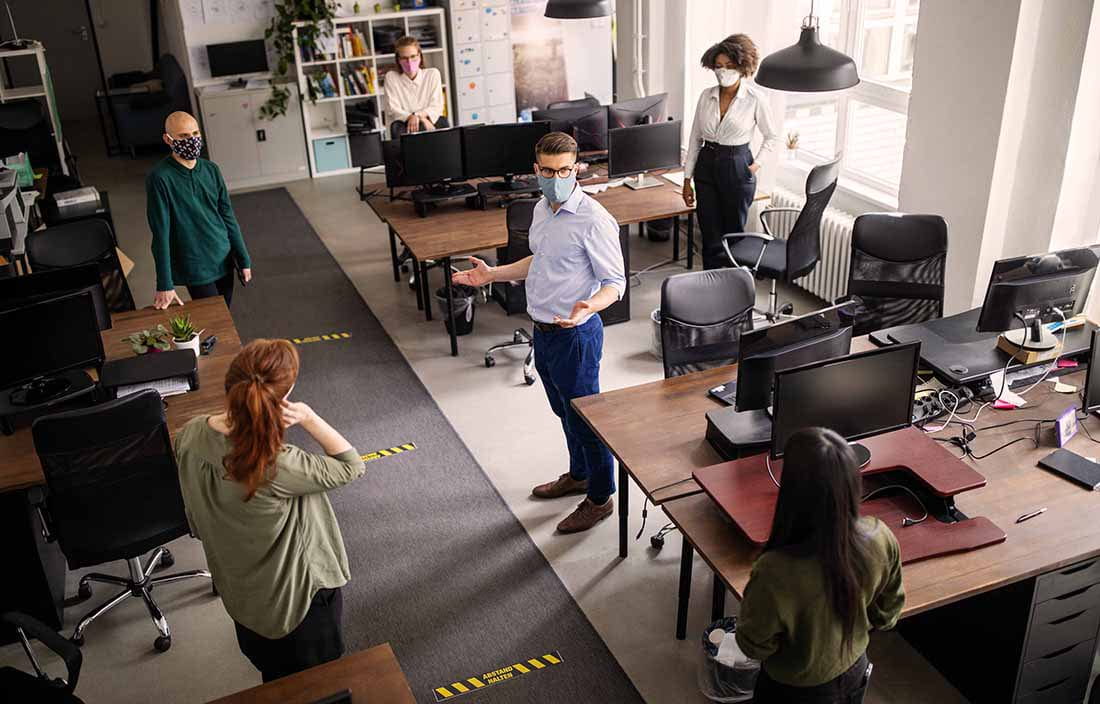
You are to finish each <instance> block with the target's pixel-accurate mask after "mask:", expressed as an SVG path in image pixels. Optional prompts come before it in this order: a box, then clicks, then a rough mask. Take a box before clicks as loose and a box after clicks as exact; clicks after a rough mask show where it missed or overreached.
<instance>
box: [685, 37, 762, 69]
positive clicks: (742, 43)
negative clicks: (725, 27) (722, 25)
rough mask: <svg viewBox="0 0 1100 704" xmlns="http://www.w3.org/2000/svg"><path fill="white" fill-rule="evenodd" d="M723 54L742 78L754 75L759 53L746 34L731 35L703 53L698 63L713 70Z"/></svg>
mask: <svg viewBox="0 0 1100 704" xmlns="http://www.w3.org/2000/svg"><path fill="white" fill-rule="evenodd" d="M722 54H725V55H726V56H728V57H729V60H730V61H732V62H733V67H734V68H735V69H737V70H738V71H739V72H740V73H741V75H742V76H751V75H752V74H754V73H756V67H757V65H759V63H760V53H759V52H758V51H757V50H756V42H754V41H753V40H752V39H750V38H749V35H747V34H731V35H729V36H728V37H726V38H725V39H723V40H722V41H720V42H718V43H717V44H715V45H714V46H712V47H711V48H709V49H707V50H706V51H705V52H703V58H701V59H699V63H700V64H701V65H702V67H703V68H709V69H712V68H714V62H715V61H717V60H718V57H719V56H721V55H722Z"/></svg>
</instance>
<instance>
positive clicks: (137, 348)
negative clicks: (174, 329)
mask: <svg viewBox="0 0 1100 704" xmlns="http://www.w3.org/2000/svg"><path fill="white" fill-rule="evenodd" d="M122 341H123V342H127V343H129V344H130V349H132V350H133V351H134V354H145V353H146V352H150V351H160V352H167V351H168V350H170V349H172V333H171V332H170V331H169V330H168V328H166V327H164V326H163V325H157V326H156V327H155V328H153V329H152V330H142V331H141V332H135V333H134V334H133V335H127V336H126V337H124V338H122Z"/></svg>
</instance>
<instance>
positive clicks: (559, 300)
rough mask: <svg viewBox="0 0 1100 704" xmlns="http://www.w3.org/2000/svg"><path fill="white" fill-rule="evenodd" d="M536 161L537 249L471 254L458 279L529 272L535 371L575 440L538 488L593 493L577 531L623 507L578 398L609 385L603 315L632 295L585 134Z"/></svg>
mask: <svg viewBox="0 0 1100 704" xmlns="http://www.w3.org/2000/svg"><path fill="white" fill-rule="evenodd" d="M535 159H536V163H535V165H534V166H535V175H536V176H538V180H539V188H540V189H541V190H542V195H543V198H542V199H541V200H540V201H539V203H538V205H536V206H535V212H534V217H533V219H532V221H531V231H530V235H529V244H530V246H531V251H532V252H533V254H532V256H530V257H527V258H526V259H522V260H520V261H518V262H514V263H512V264H508V265H505V266H499V267H490V266H488V265H486V264H485V262H483V261H481V260H480V259H477V258H476V257H471V258H470V260H471V261H472V262H473V265H474V268H473V269H470V270H468V271H463V272H460V273H457V274H455V275H454V277H453V280H454V282H455V283H459V284H466V285H468V286H484V285H485V284H488V283H490V282H493V281H521V280H523V279H526V280H527V312H528V314H529V315H530V316H531V320H533V321H534V322H535V338H534V342H535V369H536V370H538V373H539V378H541V379H542V385H543V387H544V388H545V389H546V396H547V398H548V399H549V401H550V408H551V409H553V411H554V414H555V415H556V416H558V418H560V419H561V425H562V430H564V431H565V442H566V445H567V446H568V447H569V471H568V472H566V473H565V474H563V475H561V476H560V477H558V478H557V479H555V480H554V481H552V482H547V483H546V484H540V485H539V486H536V487H535V488H534V489H533V490H532V491H531V493H532V494H533V495H534V496H536V497H537V498H540V499H556V498H558V497H561V496H567V495H569V494H587V497H586V498H585V500H584V501H582V502H581V503H580V504H579V505H578V506H577V508H576V510H575V511H573V513H572V514H570V515H569V516H567V517H566V518H565V519H564V520H562V522H561V523H559V524H558V530H559V531H560V532H562V533H577V532H580V531H584V530H588V529H589V528H591V527H592V526H594V525H596V524H597V523H599V522H600V521H602V520H603V519H605V518H607V517H608V516H610V515H611V513H612V511H613V509H614V501H613V500H612V498H611V495H612V494H613V493H614V492H615V479H614V462H613V460H612V458H611V453H610V452H608V450H607V448H606V447H604V445H603V443H602V442H600V440H599V438H597V437H596V434H595V433H593V432H592V429H591V428H590V427H588V424H587V423H585V422H584V420H582V419H581V417H580V416H579V415H577V412H576V411H575V410H573V406H572V404H571V403H570V402H571V401H572V400H573V399H575V398H579V397H581V396H589V395H591V394H597V393H599V392H600V358H601V356H602V355H603V322H602V321H601V320H600V316H599V315H597V313H599V312H600V311H601V310H603V309H604V308H606V307H608V306H609V305H611V304H612V303H614V302H615V301H617V300H619V299H620V298H622V295H623V293H624V292H625V291H626V273H625V271H624V267H623V253H622V249H621V248H620V247H619V224H618V223H617V222H615V218H613V217H611V214H610V213H608V212H607V211H606V210H604V208H603V206H602V205H600V204H599V203H597V202H596V201H595V200H594V199H592V198H590V197H589V196H588V195H586V194H585V193H584V191H582V190H581V189H580V187H579V186H577V142H576V141H575V140H574V139H573V138H572V137H570V136H569V135H567V134H564V133H562V132H551V133H550V134H548V135H546V136H545V137H543V138H542V139H540V140H539V143H538V145H536V147H535Z"/></svg>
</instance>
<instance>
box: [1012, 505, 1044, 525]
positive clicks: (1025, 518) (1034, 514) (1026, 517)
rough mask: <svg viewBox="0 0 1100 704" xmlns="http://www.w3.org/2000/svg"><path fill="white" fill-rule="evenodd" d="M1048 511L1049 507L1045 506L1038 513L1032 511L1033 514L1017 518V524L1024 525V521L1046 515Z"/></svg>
mask: <svg viewBox="0 0 1100 704" xmlns="http://www.w3.org/2000/svg"><path fill="white" fill-rule="evenodd" d="M1046 510H1047V507H1046V506H1044V507H1042V508H1041V509H1039V510H1038V511H1032V512H1031V513H1025V514H1024V515H1022V516H1020V517H1019V518H1017V519H1016V522H1017V523H1023V522H1024V521H1026V520H1028V519H1029V518H1035V517H1036V516H1038V515H1039V514H1040V513H1044V512H1045V511H1046Z"/></svg>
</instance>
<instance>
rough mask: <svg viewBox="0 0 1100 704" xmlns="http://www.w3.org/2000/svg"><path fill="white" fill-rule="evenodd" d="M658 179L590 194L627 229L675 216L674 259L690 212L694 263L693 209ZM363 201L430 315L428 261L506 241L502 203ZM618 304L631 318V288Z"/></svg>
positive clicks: (454, 343) (444, 262)
mask: <svg viewBox="0 0 1100 704" xmlns="http://www.w3.org/2000/svg"><path fill="white" fill-rule="evenodd" d="M606 180H607V179H606V178H604V177H602V176H597V177H596V178H591V179H586V180H584V181H583V185H590V184H596V183H601V182H606ZM660 180H661V183H662V185H661V186H656V187H653V188H646V189H643V190H640V191H634V190H631V189H630V188H627V187H626V186H619V187H616V188H609V189H607V190H605V191H604V192H603V193H598V194H596V195H595V196H593V197H594V198H595V199H596V200H597V201H599V202H600V204H602V205H603V206H604V207H605V208H607V210H608V212H610V213H611V215H613V216H614V217H615V219H616V220H617V221H618V222H619V226H620V229H621V230H625V229H626V228H627V226H629V225H631V224H634V223H643V222H648V221H651V220H663V219H666V218H674V219H675V220H676V225H675V227H674V236H673V238H672V247H673V258H674V259H676V260H679V257H680V238H679V236H678V234H679V218H680V216H681V215H688V216H689V217H688V220H687V242H688V245H687V264H688V268H689V269H690V268H692V266H693V265H694V248H693V246H692V244H691V243H692V239H693V236H694V219H693V218H691V217H690V214H691V213H692V212H693V209H692V208H688V207H687V206H686V205H684V200H683V197H682V196H681V195H680V189H679V188H677V187H676V185H675V184H673V183H671V182H669V181H667V180H665V179H660ZM401 192H402V193H407V192H408V190H407V189H406V190H402V191H401ZM367 202H368V203H369V204H370V206H371V209H373V210H374V212H375V214H376V215H377V216H378V218H379V219H380V220H382V221H383V222H384V223H386V225H387V228H388V229H389V236H390V256H391V258H392V261H393V278H394V281H400V280H401V274H400V271H399V266H398V261H397V241H398V240H400V241H401V242H403V243H404V245H405V247H407V248H408V250H409V252H410V253H411V255H412V257H413V262H412V264H413V275H414V277H415V288H416V292H417V307H418V308H420V309H423V310H424V312H425V316H426V317H427V319H428V320H431V319H432V318H431V295H432V291H431V286H430V284H429V283H428V271H429V266H428V262H429V261H433V262H435V265H434V266H435V267H438V268H441V269H442V270H443V271H444V272H450V270H451V262H452V259H453V258H455V257H459V256H462V255H469V254H474V253H476V252H482V251H485V250H490V249H496V248H497V247H503V246H504V245H506V244H507V243H508V231H507V229H506V227H505V214H504V209H503V208H497V207H490V208H489V209H487V210H477V209H471V208H468V207H466V205H465V203H464V202H463V201H462V200H461V199H459V200H452V201H447V202H444V203H441V204H439V206H438V207H436V208H434V209H433V210H432V212H431V214H430V215H429V216H428V217H426V218H422V217H420V216H418V215H417V214H416V212H415V211H414V209H413V205H412V203H410V202H409V201H407V200H394V201H391V200H389V199H388V198H386V197H384V196H377V197H375V198H372V199H370V200H368V201H367ZM620 240H621V241H622V242H623V243H624V245H625V246H624V249H623V258H624V260H625V262H626V267H627V269H628V270H629V268H630V265H629V262H630V256H629V238H628V237H624V236H623V235H620ZM443 280H444V288H445V289H446V292H447V297H448V302H450V297H451V295H452V294H451V283H450V282H451V277H450V276H444V277H443ZM622 304H623V308H624V312H625V314H626V315H625V317H624V318H622V319H626V318H629V293H628V294H627V296H625V297H624V301H623V302H622ZM448 308H450V306H448ZM612 308H614V306H612ZM449 312H450V311H448V313H449ZM449 323H450V324H449V327H450V329H451V331H452V332H451V335H450V340H451V354H452V355H457V354H458V339H457V338H456V337H455V334H454V332H453V331H454V324H453V320H452V321H449Z"/></svg>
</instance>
